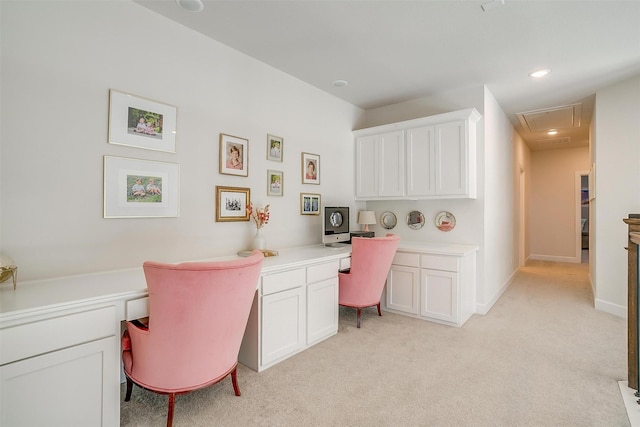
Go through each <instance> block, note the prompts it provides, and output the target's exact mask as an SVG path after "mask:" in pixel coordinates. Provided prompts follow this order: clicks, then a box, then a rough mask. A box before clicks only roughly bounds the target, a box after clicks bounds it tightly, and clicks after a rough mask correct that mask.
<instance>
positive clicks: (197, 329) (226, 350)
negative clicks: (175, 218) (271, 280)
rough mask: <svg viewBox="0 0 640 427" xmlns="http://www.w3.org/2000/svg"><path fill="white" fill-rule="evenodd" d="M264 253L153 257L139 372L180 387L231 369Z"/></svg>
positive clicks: (147, 267) (140, 375) (148, 272)
mask: <svg viewBox="0 0 640 427" xmlns="http://www.w3.org/2000/svg"><path fill="white" fill-rule="evenodd" d="M263 259H264V256H263V255H262V253H261V252H260V251H257V250H256V251H254V252H253V253H252V254H251V255H250V256H249V257H246V258H239V259H234V260H230V261H216V262H188V263H182V264H162V263H157V262H150V261H147V262H145V263H144V265H143V268H144V274H145V277H146V280H147V287H148V291H149V335H148V341H149V342H148V343H146V345H145V347H147V348H146V349H144V352H145V353H146V355H142V356H143V358H142V359H141V363H139V364H136V363H135V360H136V359H137V358H138V357H140V356H141V355H137V354H136V348H135V346H134V347H133V348H132V350H133V352H134V358H133V359H134V361H133V369H134V370H137V369H144V371H145V372H141V371H140V370H137V371H136V375H135V376H136V378H137V379H139V380H142V381H146V380H147V378H149V379H153V381H154V384H155V386H156V388H157V387H163V386H164V387H166V388H171V389H176V388H180V387H185V388H187V387H191V386H193V385H195V384H201V383H204V382H209V381H211V380H212V379H214V378H216V376H221V375H226V374H227V373H228V371H229V370H230V369H232V368H233V367H234V366H235V364H236V363H237V361H238V352H239V350H240V345H241V343H242V337H243V335H244V331H245V328H246V325H247V319H248V317H249V312H250V310H251V305H252V302H253V298H254V294H255V292H256V289H257V284H258V279H259V276H260V270H261V267H262V262H263Z"/></svg>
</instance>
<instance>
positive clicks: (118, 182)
mask: <svg viewBox="0 0 640 427" xmlns="http://www.w3.org/2000/svg"><path fill="white" fill-rule="evenodd" d="M179 189H180V165H178V164H177V163H167V162H156V161H150V160H140V159H129V158H125V157H114V156H104V217H105V218H135V217H145V218H149V217H177V216H178V213H179V205H180V203H179V198H178V197H179Z"/></svg>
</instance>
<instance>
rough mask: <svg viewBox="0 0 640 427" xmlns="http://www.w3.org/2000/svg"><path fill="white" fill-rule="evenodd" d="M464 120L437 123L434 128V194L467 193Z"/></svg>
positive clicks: (466, 155)
mask: <svg viewBox="0 0 640 427" xmlns="http://www.w3.org/2000/svg"><path fill="white" fill-rule="evenodd" d="M465 130H466V128H465V122H464V121H456V122H451V123H445V124H441V125H437V126H436V129H435V132H436V134H435V168H436V194H438V195H464V194H467V193H468V181H467V158H468V153H467V144H466V137H465Z"/></svg>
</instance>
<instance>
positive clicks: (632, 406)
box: [618, 381, 640, 427]
mask: <svg viewBox="0 0 640 427" xmlns="http://www.w3.org/2000/svg"><path fill="white" fill-rule="evenodd" d="M628 384H629V383H628V382H627V381H618V386H619V387H620V394H622V400H623V401H624V407H625V409H626V410H627V416H628V417H629V424H631V427H640V405H638V403H637V402H636V401H637V400H638V398H637V397H636V396H635V392H636V391H635V390H634V389H632V388H629V387H628Z"/></svg>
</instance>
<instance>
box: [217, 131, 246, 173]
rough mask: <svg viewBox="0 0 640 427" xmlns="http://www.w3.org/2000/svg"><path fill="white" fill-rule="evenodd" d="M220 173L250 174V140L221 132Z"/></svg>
mask: <svg viewBox="0 0 640 427" xmlns="http://www.w3.org/2000/svg"><path fill="white" fill-rule="evenodd" d="M220 173H221V174H225V175H238V176H249V140H248V139H245V138H240V137H238V136H233V135H226V134H224V133H221V134H220Z"/></svg>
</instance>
